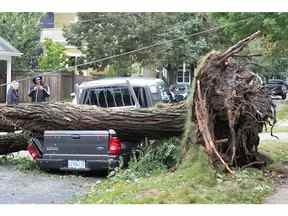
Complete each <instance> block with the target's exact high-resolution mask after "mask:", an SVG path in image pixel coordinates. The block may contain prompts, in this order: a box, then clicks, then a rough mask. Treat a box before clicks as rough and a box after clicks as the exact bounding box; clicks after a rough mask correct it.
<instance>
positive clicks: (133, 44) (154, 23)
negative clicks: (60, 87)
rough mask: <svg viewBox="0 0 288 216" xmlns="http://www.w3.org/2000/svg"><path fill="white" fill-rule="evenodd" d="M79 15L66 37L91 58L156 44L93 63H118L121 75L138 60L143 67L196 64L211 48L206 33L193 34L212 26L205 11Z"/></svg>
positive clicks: (101, 67) (102, 64) (100, 66)
mask: <svg viewBox="0 0 288 216" xmlns="http://www.w3.org/2000/svg"><path fill="white" fill-rule="evenodd" d="M78 17H79V20H78V22H77V23H75V24H73V25H71V26H70V27H69V28H67V29H66V31H65V37H66V38H67V40H68V42H69V43H71V44H73V45H76V46H77V47H78V48H80V49H81V51H82V52H83V53H85V54H86V56H87V58H88V61H89V60H94V59H97V58H102V57H106V56H112V55H115V54H119V53H124V52H129V51H131V50H135V49H139V48H142V47H146V46H150V45H152V44H155V46H153V47H151V48H149V49H143V50H141V51H139V52H135V53H131V54H130V55H126V56H121V57H119V58H115V59H113V60H109V61H105V62H101V63H96V64H95V65H94V67H95V68H100V69H103V68H104V67H105V66H106V65H107V64H110V65H111V64H113V65H116V66H117V68H118V70H119V72H120V74H118V75H125V71H127V67H129V66H130V65H132V64H133V63H136V62H137V63H140V64H141V65H142V66H149V65H156V66H163V65H164V66H167V65H171V64H173V65H179V63H183V61H187V63H191V64H194V63H196V62H197V60H198V58H199V56H200V55H201V54H203V53H204V52H206V51H207V50H208V49H209V46H208V43H207V41H208V39H207V35H200V36H197V37H194V36H192V34H193V33H196V32H199V31H201V30H204V29H205V30H206V29H207V28H208V27H209V26H210V24H209V23H208V19H207V15H206V14H200V13H79V14H78ZM175 38H177V40H174V39H175ZM158 43H159V44H162V43H165V44H164V45H157V44H158Z"/></svg>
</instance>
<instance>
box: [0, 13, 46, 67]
mask: <svg viewBox="0 0 288 216" xmlns="http://www.w3.org/2000/svg"><path fill="white" fill-rule="evenodd" d="M41 15H42V13H27V12H23V13H22V12H21V13H10V12H9V13H0V36H1V37H3V38H5V39H6V40H7V41H9V42H10V43H11V44H12V45H13V46H14V47H15V48H17V49H18V50H19V51H21V52H22V53H23V55H22V56H21V57H19V58H15V62H14V63H13V65H12V70H16V71H19V70H20V71H22V70H27V69H31V61H32V59H33V56H37V55H38V53H37V50H38V49H39V48H40V26H39V20H40V17H41Z"/></svg>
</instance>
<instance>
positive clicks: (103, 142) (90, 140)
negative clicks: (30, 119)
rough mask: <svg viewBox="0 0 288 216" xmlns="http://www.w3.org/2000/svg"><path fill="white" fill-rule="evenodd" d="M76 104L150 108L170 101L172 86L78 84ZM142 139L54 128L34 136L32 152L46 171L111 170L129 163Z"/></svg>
mask: <svg viewBox="0 0 288 216" xmlns="http://www.w3.org/2000/svg"><path fill="white" fill-rule="evenodd" d="M75 89H76V91H75V94H74V103H75V104H78V105H96V106H99V107H102V108H109V109H130V108H146V107H151V106H153V105H155V104H156V103H158V102H169V101H171V96H170V95H169V89H168V86H167V85H166V84H165V82H164V81H163V80H161V79H152V78H132V77H131V78H109V79H108V78H107V79H101V80H95V81H89V82H83V83H82V84H80V85H77V86H76V88H75ZM141 142H142V140H139V139H137V138H134V139H133V140H120V139H119V138H118V137H117V132H116V131H115V130H114V129H113V128H107V129H106V130H59V131H57V130H51V131H45V132H44V135H43V136H36V135H35V136H33V139H32V142H31V144H29V145H28V151H29V152H30V154H31V156H32V157H33V159H35V160H36V162H37V163H38V164H39V166H40V168H42V169H46V170H78V171H98V170H110V169H114V168H115V167H117V166H119V165H120V161H121V158H122V162H123V164H124V165H127V163H128V161H129V158H130V156H131V154H132V153H133V152H137V148H138V147H139V146H140V144H141Z"/></svg>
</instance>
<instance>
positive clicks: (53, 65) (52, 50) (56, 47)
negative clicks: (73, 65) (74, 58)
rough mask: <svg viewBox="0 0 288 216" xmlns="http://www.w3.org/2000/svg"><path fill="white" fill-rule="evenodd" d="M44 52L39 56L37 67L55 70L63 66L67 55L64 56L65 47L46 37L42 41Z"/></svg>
mask: <svg viewBox="0 0 288 216" xmlns="http://www.w3.org/2000/svg"><path fill="white" fill-rule="evenodd" d="M43 45H44V52H43V54H42V55H41V56H40V58H39V65H38V66H39V69H43V70H55V69H59V68H61V69H62V68H63V67H65V65H66V64H67V61H68V60H67V57H66V56H65V53H64V51H65V47H64V46H63V45H62V44H60V43H57V42H53V41H52V40H51V39H46V40H45V42H44V44H43Z"/></svg>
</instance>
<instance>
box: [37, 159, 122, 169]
mask: <svg viewBox="0 0 288 216" xmlns="http://www.w3.org/2000/svg"><path fill="white" fill-rule="evenodd" d="M36 161H37V163H38V164H39V166H40V168H42V169H51V170H71V171H72V170H79V171H97V170H110V169H114V168H116V167H118V166H119V164H120V161H119V158H118V157H111V158H109V159H107V160H91V159H88V160H85V169H71V168H69V167H68V160H67V159H43V158H39V159H37V160H36Z"/></svg>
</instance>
